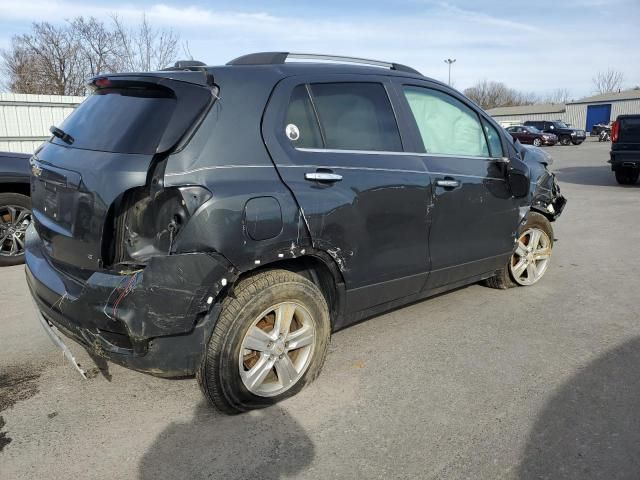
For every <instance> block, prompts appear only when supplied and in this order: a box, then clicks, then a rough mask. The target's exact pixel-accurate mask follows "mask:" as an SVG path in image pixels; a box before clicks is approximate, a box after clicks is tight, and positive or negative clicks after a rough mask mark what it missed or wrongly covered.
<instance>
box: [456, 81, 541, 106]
mask: <svg viewBox="0 0 640 480" xmlns="http://www.w3.org/2000/svg"><path fill="white" fill-rule="evenodd" d="M464 94H465V95H466V96H467V97H469V98H470V99H471V100H473V101H474V102H476V103H477V104H478V105H480V106H481V107H482V108H484V109H490V108H495V107H511V106H515V105H531V104H533V103H536V102H537V101H538V98H537V96H536V95H535V94H533V93H529V92H520V91H518V90H514V89H512V88H509V87H507V86H506V85H505V84H504V83H502V82H492V81H488V80H482V81H480V82H478V83H476V84H475V85H474V86H473V87H470V88H467V89H466V90H465V91H464Z"/></svg>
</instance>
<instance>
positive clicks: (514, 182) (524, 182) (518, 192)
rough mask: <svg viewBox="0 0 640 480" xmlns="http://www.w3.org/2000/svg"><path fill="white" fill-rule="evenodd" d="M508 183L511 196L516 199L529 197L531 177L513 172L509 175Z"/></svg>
mask: <svg viewBox="0 0 640 480" xmlns="http://www.w3.org/2000/svg"><path fill="white" fill-rule="evenodd" d="M507 183H508V184H509V189H510V190H511V194H512V195H513V196H514V197H516V198H522V197H526V196H527V195H529V177H528V176H527V175H525V174H524V173H522V172H518V171H517V170H512V171H510V172H509V173H507Z"/></svg>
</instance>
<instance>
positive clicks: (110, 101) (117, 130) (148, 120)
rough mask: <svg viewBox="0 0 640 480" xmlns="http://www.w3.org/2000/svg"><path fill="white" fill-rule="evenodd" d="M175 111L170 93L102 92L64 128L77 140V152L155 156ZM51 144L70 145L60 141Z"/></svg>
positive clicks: (93, 95)
mask: <svg viewBox="0 0 640 480" xmlns="http://www.w3.org/2000/svg"><path fill="white" fill-rule="evenodd" d="M175 108H176V99H175V97H173V95H172V94H171V92H170V91H168V90H163V89H150V88H120V89H100V90H97V91H96V92H95V93H93V94H92V95H91V96H90V97H88V98H87V99H86V100H85V101H84V102H83V103H82V104H81V105H80V106H79V107H78V108H77V109H76V110H75V111H74V112H73V113H72V114H71V115H70V116H69V117H68V118H67V119H66V120H65V121H64V122H63V123H62V125H61V126H60V128H61V129H62V130H63V131H64V132H65V133H67V134H69V135H70V136H71V137H73V139H74V142H73V147H74V148H81V149H85V150H99V151H103V152H114V153H144V154H154V153H155V152H156V148H157V147H158V144H159V143H160V139H161V138H162V135H163V133H164V131H165V129H166V127H167V124H168V123H169V120H171V116H172V114H173V111H174V110H175ZM51 141H52V142H54V143H57V144H59V145H67V144H66V143H65V142H63V141H62V140H61V139H59V138H57V137H53V138H52V140H51Z"/></svg>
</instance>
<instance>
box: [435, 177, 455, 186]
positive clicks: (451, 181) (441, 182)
mask: <svg viewBox="0 0 640 480" xmlns="http://www.w3.org/2000/svg"><path fill="white" fill-rule="evenodd" d="M436 185H437V186H439V187H444V188H456V187H459V186H460V181H459V180H455V179H453V178H447V179H444V180H436Z"/></svg>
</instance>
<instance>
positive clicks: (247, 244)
mask: <svg viewBox="0 0 640 480" xmlns="http://www.w3.org/2000/svg"><path fill="white" fill-rule="evenodd" d="M294 56H295V57H300V55H292V54H286V53H261V54H252V55H248V56H244V57H240V58H238V59H236V60H233V61H232V62H230V63H229V64H227V65H226V66H221V67H205V66H198V65H194V64H193V63H189V64H187V65H184V64H180V65H178V67H176V68H175V69H172V70H170V71H163V72H157V73H144V74H142V73H140V74H135V73H132V74H119V75H108V76H103V77H98V78H95V79H93V80H92V81H91V83H90V85H91V88H93V94H92V95H91V96H90V97H89V98H88V99H87V100H85V102H84V103H83V104H82V105H81V106H80V107H79V108H78V109H77V110H76V111H75V112H74V113H73V114H72V115H71V116H70V117H69V118H68V119H67V120H65V122H64V123H63V124H62V125H61V126H60V128H59V129H54V130H53V131H54V136H53V137H52V138H51V140H50V141H49V142H48V143H46V144H44V145H43V146H42V147H41V148H40V149H39V150H38V151H37V152H36V154H35V156H34V158H33V169H34V174H35V176H34V178H33V217H34V227H35V228H32V229H30V230H29V235H28V239H27V242H28V243H27V258H26V263H27V270H26V272H27V280H28V284H29V287H30V289H31V292H32V294H33V297H34V299H35V301H36V302H37V305H38V309H39V312H40V315H41V322H42V324H43V326H44V328H45V329H46V330H47V332H48V333H49V334H50V335H51V336H52V338H53V339H54V340H55V341H56V342H57V343H58V344H59V345H60V346H61V347H62V348H63V349H65V351H66V353H67V354H68V355H69V356H70V357H71V354H70V351H69V350H68V349H67V348H66V347H65V346H64V344H62V343H61V341H60V339H59V337H58V336H57V333H56V331H57V330H59V331H61V332H62V333H64V334H65V335H67V336H69V337H71V338H73V339H75V340H77V341H78V342H79V343H80V344H82V345H84V347H85V348H87V349H88V350H89V351H90V352H91V353H92V354H94V355H100V356H103V357H105V358H108V359H110V360H112V361H114V362H117V363H119V364H121V365H124V366H127V367H129V368H133V369H136V370H140V371H143V372H148V373H152V374H155V375H160V376H184V375H191V374H194V373H195V374H196V375H197V377H198V379H199V382H200V384H201V386H202V389H203V391H204V393H205V395H206V396H207V397H208V398H209V399H210V400H211V401H212V402H213V403H214V404H215V405H216V406H217V407H219V408H220V409H222V410H224V411H226V412H238V411H244V410H248V409H252V408H258V407H263V406H266V405H269V404H271V403H274V402H276V401H279V400H281V399H283V398H285V397H288V396H291V395H293V394H295V393H296V392H297V391H299V390H300V389H301V388H302V387H303V386H304V385H305V384H306V383H308V382H310V381H311V380H312V379H313V378H314V377H315V376H316V375H318V373H319V371H320V368H321V366H322V364H323V361H324V357H325V355H326V352H327V345H328V343H329V338H330V335H331V332H333V331H335V330H338V329H340V328H343V327H345V326H347V325H349V324H352V323H354V322H357V321H359V320H361V319H364V318H366V317H370V316H372V315H374V314H377V313H380V312H383V311H386V310H389V309H392V308H396V307H399V306H401V305H405V304H407V303H410V302H414V301H416V300H419V299H422V298H425V297H429V296H432V295H434V294H437V293H439V292H443V291H445V290H450V289H452V288H455V287H458V286H461V285H465V284H469V283H472V282H477V281H480V280H486V281H487V282H488V283H489V284H490V285H491V286H494V287H498V288H507V287H511V286H515V285H531V284H533V283H535V282H537V281H538V280H539V279H540V278H541V277H542V276H543V275H544V273H545V271H546V270H547V267H548V264H549V258H550V255H551V252H552V247H553V231H552V228H551V224H550V221H553V220H554V219H555V218H556V217H557V216H558V215H559V214H560V212H561V211H562V208H563V206H564V203H565V200H564V198H563V197H562V196H561V195H560V191H559V188H558V186H557V184H556V182H555V178H554V177H553V175H552V174H550V173H549V172H548V171H547V170H546V163H547V162H548V157H547V156H546V155H545V154H544V152H541V151H540V150H539V149H533V150H527V149H525V148H524V147H522V146H521V145H519V143H517V142H514V141H513V140H512V139H511V138H510V136H509V135H507V134H506V132H504V131H503V129H502V128H500V127H499V126H498V125H497V124H496V123H495V122H494V121H493V120H492V119H491V117H489V116H488V115H486V114H485V113H484V112H483V111H482V110H481V109H480V108H479V107H478V106H476V105H474V104H473V103H472V102H470V101H469V100H468V99H467V98H465V97H464V96H463V95H461V94H460V93H458V92H456V91H455V90H453V89H451V88H449V87H447V86H446V85H444V84H442V83H440V82H437V81H434V80H430V79H428V78H426V77H424V76H422V75H421V74H419V73H418V72H416V71H415V70H413V69H411V68H409V67H406V66H403V65H398V64H391V63H384V62H376V61H366V60H362V59H348V58H342V57H341V58H335V57H327V56H306V57H305V58H309V59H310V60H316V59H327V58H329V59H333V60H341V61H342V62H343V64H326V63H319V62H315V63H313V62H311V63H301V62H293V63H285V60H287V59H288V58H290V57H294ZM354 62H357V63H360V64H363V63H364V64H367V63H370V64H372V65H374V66H371V65H369V66H365V65H352V64H349V63H354ZM185 69H188V70H189V71H185ZM76 366H77V365H76ZM78 368H79V367H78Z"/></svg>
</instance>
